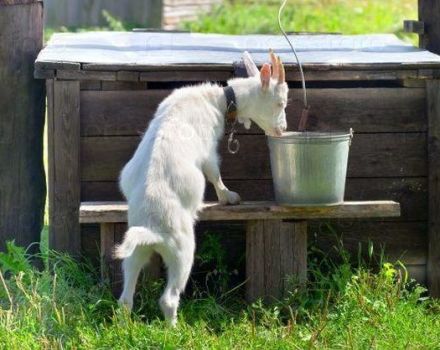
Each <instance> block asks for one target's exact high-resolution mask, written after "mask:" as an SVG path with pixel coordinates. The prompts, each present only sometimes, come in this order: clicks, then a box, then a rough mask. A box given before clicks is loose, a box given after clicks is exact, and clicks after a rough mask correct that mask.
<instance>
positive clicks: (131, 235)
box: [114, 226, 163, 259]
mask: <svg viewBox="0 0 440 350" xmlns="http://www.w3.org/2000/svg"><path fill="white" fill-rule="evenodd" d="M161 242H163V239H162V237H161V236H160V235H159V234H157V233H154V232H152V231H151V230H150V229H148V228H146V227H142V226H133V227H130V228H129V229H128V231H127V232H126V233H125V237H124V241H123V242H122V243H121V244H119V245H117V246H116V247H115V251H114V257H115V259H125V258H128V257H129V256H131V255H132V254H133V252H134V250H135V249H136V247H137V246H142V245H152V244H157V243H161Z"/></svg>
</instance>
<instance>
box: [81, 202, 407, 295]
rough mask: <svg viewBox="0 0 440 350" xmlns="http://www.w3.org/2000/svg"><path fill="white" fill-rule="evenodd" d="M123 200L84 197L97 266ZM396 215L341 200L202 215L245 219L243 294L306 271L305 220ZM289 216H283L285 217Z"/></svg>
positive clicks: (208, 207)
mask: <svg viewBox="0 0 440 350" xmlns="http://www.w3.org/2000/svg"><path fill="white" fill-rule="evenodd" d="M127 209H128V208H127V204H125V203H122V202H84V203H82V204H81V207H80V217H79V221H80V223H98V224H100V225H101V264H102V265H101V269H102V271H104V270H105V269H106V268H108V267H110V268H111V266H113V265H114V262H113V261H112V250H113V246H114V244H115V241H114V237H115V235H114V233H115V226H116V225H117V224H120V223H126V222H127ZM398 216H400V204H399V203H396V202H393V201H368V202H345V203H343V204H341V205H335V206H319V207H284V206H278V205H276V204H275V203H274V202H244V203H242V204H240V205H235V206H225V205H219V204H217V203H206V204H205V207H204V209H203V211H202V212H201V214H200V220H201V221H225V220H226V221H232V220H239V221H246V277H247V282H246V299H247V300H248V301H253V300H255V299H257V298H260V297H262V298H267V297H275V298H278V297H280V296H281V295H282V294H283V291H284V289H285V286H284V282H285V277H286V276H289V275H295V276H297V278H298V279H299V280H300V281H301V280H305V279H306V274H307V220H314V219H353V218H384V217H398ZM286 220H288V221H286Z"/></svg>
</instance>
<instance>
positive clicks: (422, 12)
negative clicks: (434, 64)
mask: <svg viewBox="0 0 440 350" xmlns="http://www.w3.org/2000/svg"><path fill="white" fill-rule="evenodd" d="M419 18H420V20H421V21H423V22H424V24H425V34H424V35H422V36H421V38H420V46H421V47H423V48H424V49H426V50H429V51H431V52H435V53H437V54H440V3H439V2H438V1H436V0H419Z"/></svg>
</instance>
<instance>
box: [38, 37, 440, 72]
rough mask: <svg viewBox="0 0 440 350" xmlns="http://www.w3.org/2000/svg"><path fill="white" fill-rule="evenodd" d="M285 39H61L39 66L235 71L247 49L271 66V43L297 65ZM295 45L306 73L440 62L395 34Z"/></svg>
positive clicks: (439, 64)
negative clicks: (45, 64) (197, 67)
mask: <svg viewBox="0 0 440 350" xmlns="http://www.w3.org/2000/svg"><path fill="white" fill-rule="evenodd" d="M280 39H282V38H280V37H279V36H277V35H239V36H238V35H237V36H232V35H231V36H227V35H218V34H199V35H193V34H191V33H151V32H150V33H130V32H124V33H121V32H120V33H116V34H115V33H113V32H112V33H110V32H86V33H76V34H70V33H69V34H56V35H54V36H53V37H52V39H51V40H50V42H49V44H48V46H47V48H46V49H45V50H43V52H42V53H41V54H40V55H39V58H38V62H39V63H52V62H54V63H56V62H75V63H80V64H83V67H84V68H85V69H89V68H91V67H90V66H91V65H94V67H93V68H94V69H96V68H97V67H99V66H102V68H103V69H104V70H113V69H114V70H130V69H128V67H132V68H135V67H136V68H135V69H138V71H142V70H144V69H145V70H150V68H156V69H157V70H163V67H164V66H169V67H174V66H177V67H179V66H181V67H182V68H185V67H184V66H187V67H186V69H188V68H189V69H192V67H188V66H190V65H192V66H197V65H198V66H199V67H201V68H202V69H206V67H207V66H209V67H213V66H217V67H220V66H225V69H228V68H229V69H230V68H231V66H232V63H233V62H235V61H239V60H240V58H241V55H242V52H243V51H245V50H248V51H250V52H252V54H253V57H254V59H255V60H256V62H257V63H259V64H262V63H264V62H266V61H267V60H268V57H267V56H268V55H267V50H268V44H267V43H270V44H271V45H270V46H271V47H272V48H273V49H274V50H275V52H277V54H279V55H280V56H281V58H282V60H283V62H286V63H287V64H292V63H294V62H295V60H294V57H293V56H292V54H291V50H290V48H289V47H288V44H287V43H286V41H285V40H280ZM294 41H295V45H296V47H297V49H298V54H299V57H300V59H301V61H302V63H303V65H304V67H305V70H306V71H308V70H309V69H311V70H314V69H317V70H319V69H321V70H322V69H324V70H328V69H334V68H337V69H348V70H352V69H384V70H392V69H393V70H394V69H397V70H401V69H413V68H416V69H418V68H422V67H440V57H438V56H436V55H433V54H431V53H430V52H428V51H423V50H415V49H414V48H413V47H412V46H411V45H409V44H406V43H404V42H402V41H400V40H398V39H397V38H396V37H395V36H394V35H353V36H349V35H313V36H311V35H295V37H294ZM390 47H392V48H393V50H390ZM146 53H148V54H146ZM103 62H105V64H103ZM203 66H204V67H203ZM138 67H139V68H138Z"/></svg>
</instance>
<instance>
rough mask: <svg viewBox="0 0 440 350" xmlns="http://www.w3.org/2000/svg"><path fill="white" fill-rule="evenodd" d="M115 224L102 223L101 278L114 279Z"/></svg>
mask: <svg viewBox="0 0 440 350" xmlns="http://www.w3.org/2000/svg"><path fill="white" fill-rule="evenodd" d="M115 226H116V224H111V223H102V224H101V225H100V239H101V244H100V248H101V251H100V261H101V279H102V280H103V281H105V280H108V281H110V283H111V282H112V281H114V267H115V262H114V261H113V256H112V253H113V249H114V246H115Z"/></svg>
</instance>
